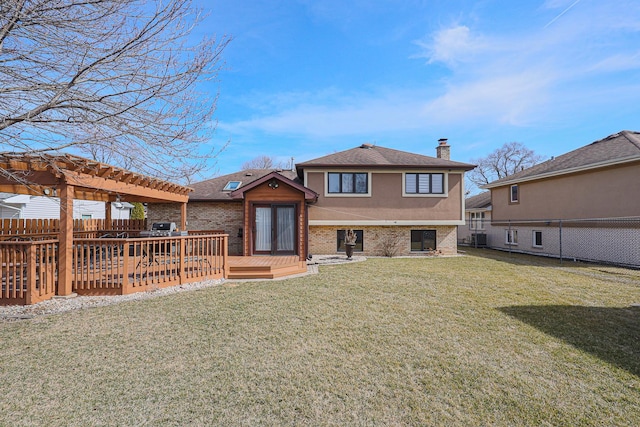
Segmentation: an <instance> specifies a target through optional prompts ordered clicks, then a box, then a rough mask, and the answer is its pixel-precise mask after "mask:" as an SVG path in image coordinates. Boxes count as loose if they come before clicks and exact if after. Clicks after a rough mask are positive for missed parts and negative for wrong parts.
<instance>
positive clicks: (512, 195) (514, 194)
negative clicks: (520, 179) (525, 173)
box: [509, 184, 520, 203]
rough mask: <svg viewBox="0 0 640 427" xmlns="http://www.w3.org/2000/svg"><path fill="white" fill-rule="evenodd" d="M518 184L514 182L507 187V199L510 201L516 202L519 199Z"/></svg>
mask: <svg viewBox="0 0 640 427" xmlns="http://www.w3.org/2000/svg"><path fill="white" fill-rule="evenodd" d="M519 191H520V190H519V188H518V184H514V185H512V186H511V187H510V188H509V200H510V201H511V203H518V202H519V201H520V194H519Z"/></svg>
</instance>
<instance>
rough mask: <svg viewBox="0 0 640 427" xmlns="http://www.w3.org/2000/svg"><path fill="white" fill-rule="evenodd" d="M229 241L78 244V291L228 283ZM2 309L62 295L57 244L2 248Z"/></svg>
mask: <svg viewBox="0 0 640 427" xmlns="http://www.w3.org/2000/svg"><path fill="white" fill-rule="evenodd" d="M227 253H228V235H226V234H217V235H193V236H180V237H156V238H102V239H95V238H91V239H88V238H74V246H73V261H72V289H73V291H74V292H77V293H78V294H80V295H125V294H130V293H133V292H141V291H148V290H154V289H159V288H164V287H168V286H175V285H180V284H183V283H190V282H196V281H202V280H207V279H218V278H224V277H226V274H227V272H228V268H229V267H228V259H227ZM0 274H1V276H2V278H1V286H2V287H1V288H0V290H1V292H0V305H12V304H18V305H25V304H35V303H37V302H40V301H44V300H47V299H50V298H52V297H53V296H54V295H56V290H57V278H58V242H57V240H29V241H27V240H22V241H2V242H0Z"/></svg>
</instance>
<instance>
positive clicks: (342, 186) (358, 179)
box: [327, 172, 369, 194]
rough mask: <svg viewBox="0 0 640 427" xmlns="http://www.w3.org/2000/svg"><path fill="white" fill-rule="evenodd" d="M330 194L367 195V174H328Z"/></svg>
mask: <svg viewBox="0 0 640 427" xmlns="http://www.w3.org/2000/svg"><path fill="white" fill-rule="evenodd" d="M327 177H328V178H327V179H328V186H327V188H328V189H329V193H331V194H344V193H347V194H351V193H353V194H367V193H368V192H369V174H368V173H361V172H329V173H328V174H327Z"/></svg>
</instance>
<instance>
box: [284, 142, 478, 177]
mask: <svg viewBox="0 0 640 427" xmlns="http://www.w3.org/2000/svg"><path fill="white" fill-rule="evenodd" d="M333 166H338V167H378V168H425V167H429V168H447V169H451V168H454V169H464V170H471V169H473V168H474V167H475V166H474V165H471V164H468V163H461V162H454V161H452V160H446V159H439V158H437V157H430V156H424V155H421V154H414V153H408V152H406V151H400V150H394V149H391V148H385V147H380V146H377V145H371V144H362V145H361V146H359V147H356V148H352V149H350V150H345V151H340V152H338V153H334V154H329V155H327V156H323V157H319V158H317V159H313V160H309V161H307V162H302V163H298V165H297V168H298V170H299V171H300V170H302V169H306V168H319V167H333Z"/></svg>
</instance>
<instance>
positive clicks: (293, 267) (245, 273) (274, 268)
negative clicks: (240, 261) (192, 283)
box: [227, 262, 307, 279]
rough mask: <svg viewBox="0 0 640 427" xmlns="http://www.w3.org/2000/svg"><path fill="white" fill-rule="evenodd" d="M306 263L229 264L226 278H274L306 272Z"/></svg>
mask: <svg viewBox="0 0 640 427" xmlns="http://www.w3.org/2000/svg"><path fill="white" fill-rule="evenodd" d="M306 271H307V266H306V264H302V265H301V263H298V262H296V263H291V264H279V265H235V266H234V265H231V266H230V267H229V274H228V276H227V278H228V279H275V278H277V277H284V276H290V275H293V274H300V273H306Z"/></svg>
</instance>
